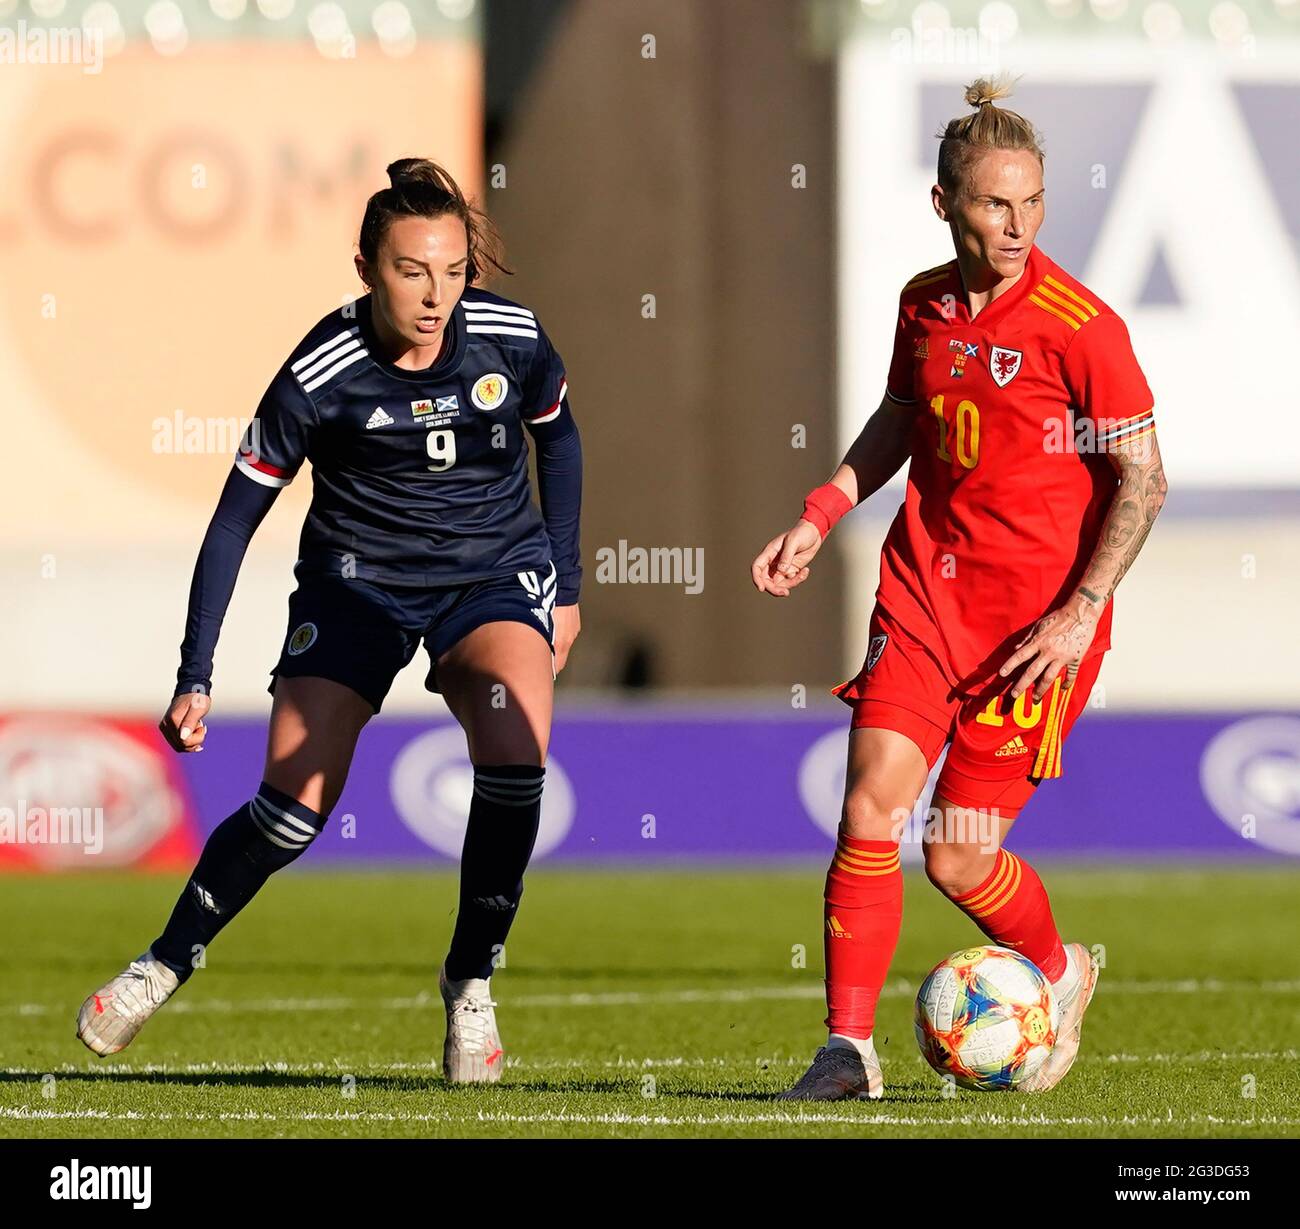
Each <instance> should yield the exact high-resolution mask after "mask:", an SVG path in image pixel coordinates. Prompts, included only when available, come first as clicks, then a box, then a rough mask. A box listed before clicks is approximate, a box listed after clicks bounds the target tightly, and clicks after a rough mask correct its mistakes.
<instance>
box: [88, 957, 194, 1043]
mask: <svg viewBox="0 0 1300 1229" xmlns="http://www.w3.org/2000/svg"><path fill="white" fill-rule="evenodd" d="M180 984H181V983H180V978H178V977H177V976H176V974H175V973H173V972H172V971H171V969H169V968H168V967H167V966H166V965H165V964H163V963H162V961H160V960H155V959H154V955H153V952H152V951H148V952H145V954H144V955H143V956H138V957H136V959H135V960H133V961H131V963H130V964H128V965H127V966H126V968H125V969H123V970H122V972H120V973H119V974H118V975H117V976H116V977H115V978H113V980H112V981H110V982H108V983H107V984H106V985H103V986H100V988H99V989H98V990H97V991H95V993H94V994H92V995H91V996H90V998H88V999H87V1000H86V1001H85V1002H84V1003H82V1005H81V1011H80V1012H79V1013H78V1015H77V1036H78V1037H80V1038H81V1040H82V1041H83V1042H84V1043H85V1044H86V1045H87V1046H89V1047H90V1049H92V1050H94V1052H95V1053H96V1054H98V1055H99V1056H100V1057H101V1058H103V1057H105V1056H106V1055H108V1054H116V1053H117V1052H118V1051H119V1050H124V1049H126V1047H127V1046H128V1045H130V1044H131V1042H132V1041H133V1040H134V1038H135V1035H136V1033H138V1032H139V1031H140V1030H141V1029H142V1028H143V1027H144V1024H145V1021H146V1020H148V1019H149V1017H150V1016H152V1015H153V1013H154V1012H156V1011H157V1010H158V1008H160V1007H161V1006H162V1005H163V1004H164V1003H165V1002H166V1001H167V1000H168V999H169V998H171V996H172V995H173V994H174V993H175V991H176V988H177V987H178V986H179V985H180Z"/></svg>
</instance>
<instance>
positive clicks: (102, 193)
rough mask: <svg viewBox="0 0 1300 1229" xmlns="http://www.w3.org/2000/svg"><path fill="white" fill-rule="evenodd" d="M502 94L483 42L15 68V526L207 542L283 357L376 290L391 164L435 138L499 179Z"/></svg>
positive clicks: (29, 534) (11, 240)
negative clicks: (96, 67) (367, 211)
mask: <svg viewBox="0 0 1300 1229" xmlns="http://www.w3.org/2000/svg"><path fill="white" fill-rule="evenodd" d="M482 92H483V91H482V63H481V52H480V49H479V47H478V45H477V44H476V43H475V42H473V41H470V40H467V41H452V40H447V41H443V42H422V43H421V44H420V45H419V47H418V49H417V50H416V51H415V52H414V53H413V54H411V55H410V56H407V57H405V58H401V59H394V58H390V57H389V56H386V55H384V54H383V53H382V52H381V51H380V50H379V49H378V48H377V47H375V46H374V45H373V44H360V45H358V47H357V54H356V56H355V58H351V59H346V60H330V59H326V58H324V57H322V56H321V55H320V54H319V53H318V52H316V51H315V50H314V49H312V48H310V47H307V46H302V45H297V44H287V43H273V42H259V43H250V44H232V43H213V44H196V45H193V46H191V47H190V48H189V49H187V51H186V52H185V54H184V55H183V56H179V57H174V58H168V57H163V56H159V55H158V54H157V53H155V52H154V51H153V50H152V49H150V48H148V47H142V46H131V47H128V48H126V49H125V50H124V51H123V52H122V53H121V54H120V55H117V56H115V57H113V58H111V59H109V60H108V61H107V62H106V63H105V65H104V70H103V72H101V73H99V74H93V75H92V74H87V73H84V72H82V71H81V70H80V69H79V68H77V67H71V66H69V67H47V66H34V65H33V66H14V67H10V68H7V69H6V70H5V72H4V73H3V74H0V167H2V168H3V174H2V175H0V260H3V264H4V269H5V276H4V278H3V279H0V322H2V324H0V387H4V388H5V389H6V390H7V392H8V397H7V398H6V400H7V403H8V404H7V409H8V410H9V412H8V413H7V414H6V425H7V428H8V430H9V432H10V438H9V445H10V449H11V453H10V456H11V460H16V461H18V462H20V463H19V464H15V465H11V466H10V467H9V471H10V473H9V484H8V488H7V495H8V500H7V506H12V507H13V508H14V509H22V510H25V512H26V513H28V515H20V516H14V515H7V516H5V517H3V518H0V546H18V545H30V544H33V543H35V542H37V541H39V543H41V544H45V543H50V542H52V541H54V542H56V541H58V540H60V539H72V540H75V541H76V542H78V543H79V544H83V545H84V544H86V543H88V542H89V543H94V542H97V541H101V542H112V543H113V544H115V545H121V544H122V543H123V542H127V543H132V542H138V543H139V544H140V545H142V546H147V545H148V544H150V543H154V542H168V543H175V542H177V541H180V540H184V541H189V540H190V539H191V538H192V536H193V528H192V525H189V526H185V525H181V526H180V527H179V529H178V528H177V524H176V523H177V521H178V520H189V519H191V518H192V516H193V515H194V514H196V513H201V514H202V515H204V517H205V518H206V515H207V513H208V512H209V511H210V509H211V507H212V506H213V504H214V502H215V498H216V495H217V492H218V491H219V490H220V485H221V482H222V480H223V478H224V475H225V473H226V471H227V470H228V468H229V465H230V457H231V455H232V454H233V452H234V448H235V445H236V443H237V441H238V436H239V434H240V431H241V429H242V426H243V424H244V423H245V422H246V421H247V420H248V418H249V417H251V415H252V413H253V411H254V409H255V408H256V405H257V402H258V399H259V397H260V396H261V393H262V391H263V389H264V388H265V387H266V385H267V383H268V382H269V381H270V379H271V376H272V375H273V374H274V372H275V370H276V369H277V367H278V366H279V365H280V363H281V362H283V360H284V358H285V356H286V355H287V354H288V352H289V350H290V349H291V347H292V346H293V345H294V343H295V342H296V341H297V340H298V339H299V338H300V337H301V336H302V334H303V333H304V332H305V331H306V330H307V328H308V327H309V326H310V325H312V324H313V323H314V322H315V321H316V320H317V319H318V318H319V317H320V316H322V315H324V314H325V313H326V312H327V311H329V310H330V309H331V308H332V307H335V306H337V305H339V304H340V303H341V302H343V301H345V300H346V299H348V298H351V297H353V296H355V295H356V294H358V293H361V286H360V283H359V281H358V280H357V277H356V274H355V272H354V270H353V267H352V253H353V250H354V245H355V240H356V234H357V230H358V228H359V226H360V221H361V214H362V210H363V207H364V204H365V200H366V198H367V197H368V196H369V195H370V193H372V192H374V191H376V190H377V189H379V188H381V187H384V186H386V184H387V179H386V177H385V175H384V167H385V165H386V164H387V163H388V162H390V161H392V160H393V159H394V158H398V157H403V156H408V155H420V156H427V157H431V158H434V159H435V160H437V161H439V162H441V163H443V164H444V165H445V166H447V167H448V168H449V169H450V170H451V172H452V173H453V174H454V175H455V176H456V177H457V178H458V179H459V180H460V182H461V184H462V185H463V186H464V187H465V189H466V191H467V192H469V193H471V194H474V195H478V194H479V192H480V189H481V184H482V158H481V129H482ZM306 485H307V484H306V483H300V484H296V486H297V487H298V489H297V490H295V491H291V492H290V498H292V499H294V500H298V501H302V500H304V498H305V495H306V491H305V487H306ZM178 512H179V513H183V514H184V515H183V516H179V517H178V515H177V514H178ZM293 519H294V520H296V519H297V518H293ZM284 523H285V522H283V521H282V522H281V524H282V525H283V524H284Z"/></svg>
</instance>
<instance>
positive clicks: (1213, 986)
mask: <svg viewBox="0 0 1300 1229" xmlns="http://www.w3.org/2000/svg"><path fill="white" fill-rule="evenodd" d="M824 993H825V991H824V989H823V987H822V985H821V984H820V982H819V983H818V984H817V985H815V986H748V987H738V988H735V989H729V990H705V989H699V990H656V991H648V992H647V991H640V990H626V991H610V992H603V993H590V992H579V993H573V994H521V995H517V996H509V995H507V996H506V997H505V998H504V999H502V1001H501V1006H503V1007H652V1006H656V1005H663V1006H671V1005H676V1004H686V1003H752V1002H758V1001H761V1000H786V999H790V1000H802V999H810V1000H812V999H821V998H822V997H823V995H824ZM915 993H916V987H915V986H913V985H912V984H910V983H908V982H891V983H889V984H887V985H886V986H885V987H884V989H883V990H882V991H881V997H882V998H903V997H910V996H911V995H913V994H915ZM1298 993H1300V980H1295V981H1258V982H1252V981H1220V980H1218V979H1217V978H1204V979H1196V978H1187V979H1185V980H1182V981H1142V980H1140V979H1130V980H1122V979H1121V980H1112V981H1107V980H1105V978H1103V979H1102V981H1101V983H1100V985H1099V986H1098V989H1097V994H1098V996H1099V998H1102V999H1104V998H1106V997H1108V996H1110V995H1156V994H1197V995H1201V994H1236V995H1254V996H1258V995H1261V994H1298ZM435 1005H437V1006H440V1005H441V1000H440V998H439V997H438V996H437V995H434V994H431V993H428V992H426V991H422V992H421V993H419V994H416V995H406V996H403V997H400V998H375V999H359V998H351V997H343V996H339V997H334V998H315V999H279V998H277V999H246V1000H236V999H203V998H200V999H178V1000H176V1001H175V1002H172V1003H170V1004H169V1005H168V1014H169V1015H176V1014H178V1013H180V1014H186V1013H189V1012H214V1013H215V1012H220V1013H231V1014H238V1013H249V1014H262V1013H275V1012H307V1011H312V1012H319V1011H356V1010H363V1011H422V1010H424V1009H425V1008H428V1007H433V1006H435ZM68 1010H69V1008H68V1006H67V1004H60V1005H58V1006H51V1005H50V1004H48V1003H6V1004H0V1015H20V1016H43V1015H49V1014H52V1013H57V1012H65V1011H68Z"/></svg>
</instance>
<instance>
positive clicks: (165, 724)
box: [158, 691, 212, 751]
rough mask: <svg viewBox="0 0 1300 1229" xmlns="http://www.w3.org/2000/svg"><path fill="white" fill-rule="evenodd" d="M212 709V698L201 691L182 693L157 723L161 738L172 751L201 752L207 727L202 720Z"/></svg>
mask: <svg viewBox="0 0 1300 1229" xmlns="http://www.w3.org/2000/svg"><path fill="white" fill-rule="evenodd" d="M211 707H212V697H211V696H208V695H205V694H204V693H203V692H201V691H183V692H181V694H180V695H178V696H177V697H176V698H175V699H174V700H172V702H171V705H170V706H169V707H168V709H167V711H166V712H165V713H164V714H163V719H162V720H161V721H160V722H159V723H158V728H159V730H161V731H162V736H163V737H164V738H165V739H166V740H167V745H168V746H169V747H171V749H172V750H173V751H202V750H203V740H204V739H205V738H206V737H207V736H208V727H207V726H206V725H204V723H203V718H204V716H205V715H206V714H207V711H208V709H210V708H211Z"/></svg>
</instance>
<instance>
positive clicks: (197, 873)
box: [151, 781, 329, 981]
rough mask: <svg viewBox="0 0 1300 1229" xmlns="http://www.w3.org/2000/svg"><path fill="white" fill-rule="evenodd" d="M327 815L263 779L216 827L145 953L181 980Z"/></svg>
mask: <svg viewBox="0 0 1300 1229" xmlns="http://www.w3.org/2000/svg"><path fill="white" fill-rule="evenodd" d="M328 818H329V817H328V816H326V815H318V814H317V813H316V812H315V811H313V810H312V809H311V808H310V807H305V806H303V805H302V803H301V802H298V801H297V800H296V799H294V798H290V797H289V795H288V794H282V793H281V792H280V791H279V790H278V789H276V788H274V786H270V785H267V783H266V782H265V781H263V782H262V784H261V786H260V787H259V789H258V791H257V796H256V797H255V798H252V799H251V800H250V801H248V802H246V803H244V805H243V806H242V807H240V808H239V810H237V811H236V812H235V813H234V814H233V815H230V816H227V818H225V819H223V820H222V821H221V823H220V824H218V825H217V827H216V829H215V830H214V831H213V833H212V835H211V836H210V837H208V842H207V844H206V845H204V847H203V853H202V855H201V856H200V858H199V862H198V865H197V866H196V867H195V868H194V873H193V874H192V875H191V876H190V881H189V882H188V883H187V884H186V885H185V890H184V891H183V892H182V893H181V895H180V899H179V900H177V902H176V907H175V908H174V909H173V910H172V915H171V918H170V920H169V921H168V923H167V926H166V928H165V929H164V930H163V932H162V934H161V935H160V936H159V937H158V938H157V939H155V940H154V941H153V944H152V945H151V950H152V951H153V954H154V956H155V957H156V958H157V959H158V960H161V961H162V963H163V964H165V965H166V966H167V967H168V968H169V969H171V971H172V972H173V973H175V974H176V976H177V977H179V978H180V979H181V981H185V980H187V979H188V978H189V976H190V974H191V973H193V972H194V957H195V954H196V951H197V949H200V948H206V947H207V945H208V944H209V943H211V942H212V940H213V939H214V938H216V936H217V934H218V933H219V932H220V931H221V929H222V927H224V926H225V925H226V923H227V922H229V921H230V920H231V918H233V917H234V916H235V914H237V913H238V912H239V911H240V910H241V909H242V908H243V907H244V906H245V905H246V904H248V902H249V901H250V900H252V899H253V897H254V896H255V895H257V891H258V889H259V888H261V886H262V885H263V884H264V883H265V882H266V881H267V879H269V878H270V877H271V875H272V874H273V873H274V872H275V871H278V870H279V869H280V868H281V867H282V866H288V865H289V863H290V862H292V861H293V860H294V859H295V858H296V857H298V855H299V854H301V853H302V852H303V850H304V849H306V848H307V846H308V845H310V844H311V843H312V841H314V840H315V839H316V836H317V835H318V834H319V832H320V830H321V829H322V828H323V827H324V826H325V821H326V819H328Z"/></svg>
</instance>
